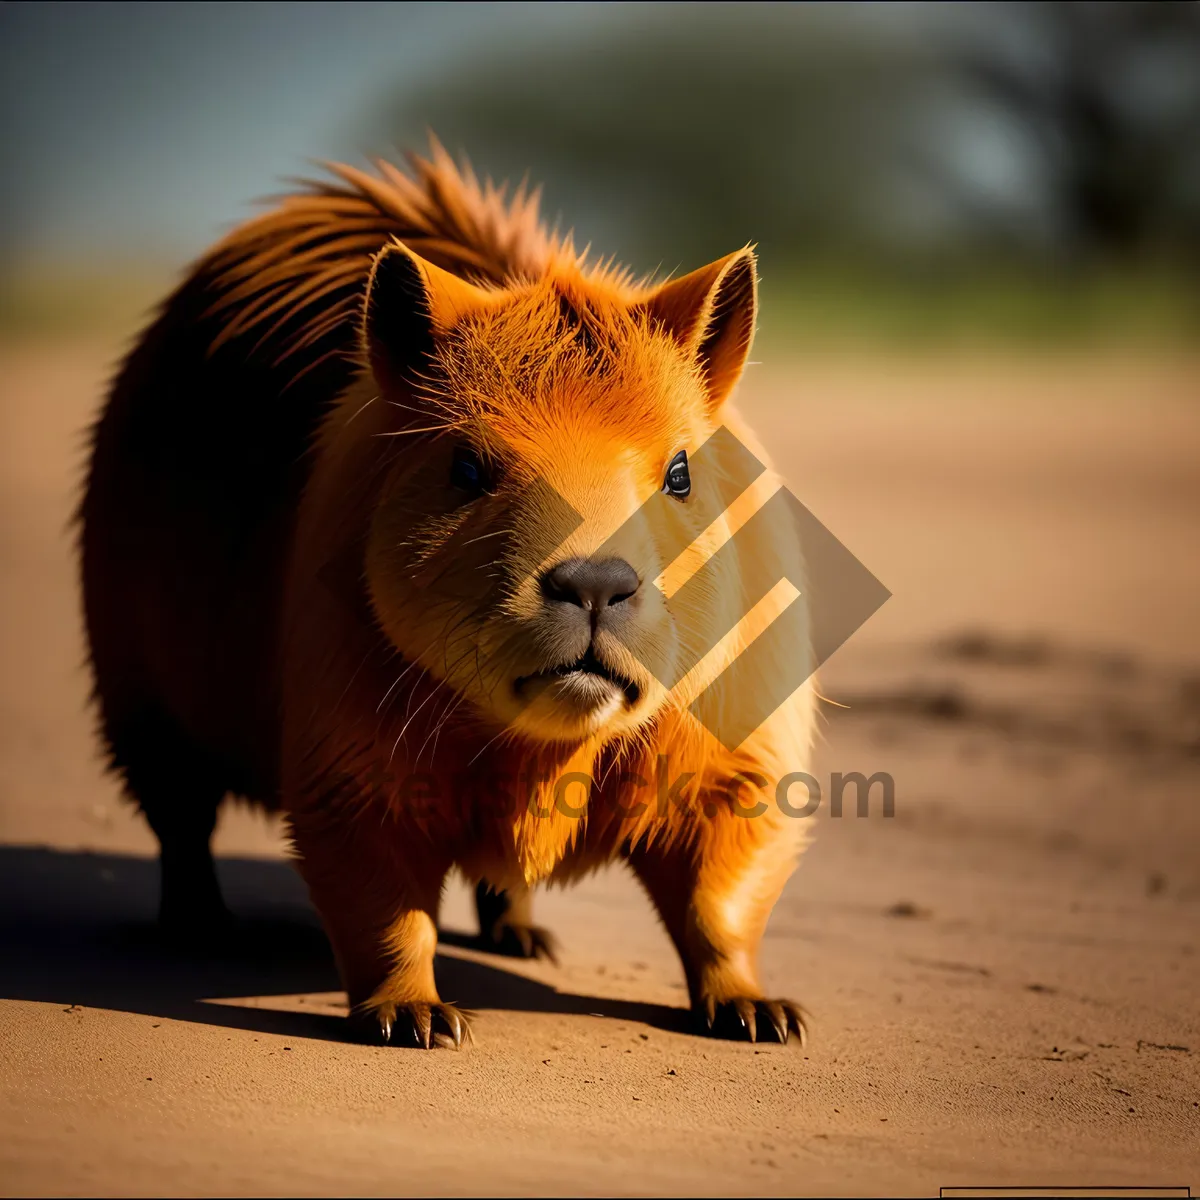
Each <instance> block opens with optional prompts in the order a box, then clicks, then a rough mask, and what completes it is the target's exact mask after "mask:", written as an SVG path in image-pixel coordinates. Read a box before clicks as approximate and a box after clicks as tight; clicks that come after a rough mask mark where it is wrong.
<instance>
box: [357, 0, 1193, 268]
mask: <svg viewBox="0 0 1200 1200" xmlns="http://www.w3.org/2000/svg"><path fill="white" fill-rule="evenodd" d="M939 12H940V13H941V14H947V13H949V14H951V15H950V16H948V17H947V16H944V15H942V16H939V15H936V14H937V13H939ZM617 13H618V16H617V17H614V19H613V20H612V21H610V22H608V23H607V25H606V26H602V27H600V28H596V29H592V30H591V31H590V36H588V37H581V38H580V39H579V40H577V41H575V42H572V43H569V44H563V43H561V42H560V43H557V44H555V45H554V46H553V47H551V48H550V49H546V48H531V49H527V50H524V51H518V52H516V53H512V52H508V53H503V52H501V53H498V54H497V55H496V56H494V57H490V58H488V59H487V60H482V61H477V62H475V63H474V64H471V65H470V66H469V67H467V68H465V69H464V70H462V71H460V72H457V73H455V74H454V75H453V76H447V77H443V78H440V79H438V80H437V81H436V82H434V83H432V84H428V85H425V86H423V87H419V88H417V89H415V90H408V91H405V92H403V93H401V94H397V95H393V96H392V97H390V98H388V99H387V100H386V102H385V103H384V105H383V106H382V109H381V112H380V113H379V114H378V115H377V117H376V120H375V124H374V128H373V129H371V130H369V135H371V136H372V137H373V140H374V142H375V144H376V145H383V144H384V143H385V142H395V143H399V144H402V145H413V144H414V143H416V144H418V145H419V144H420V143H421V141H422V139H423V132H424V129H425V127H431V128H433V129H434V130H436V131H437V133H438V134H439V136H440V137H441V138H442V139H443V140H444V141H445V142H446V144H447V145H448V146H449V147H450V148H451V149H458V148H462V149H466V150H469V151H470V153H471V155H472V159H473V161H474V163H475V165H476V166H477V167H479V168H481V169H482V170H483V171H486V172H488V173H490V174H493V175H494V176H496V177H499V178H504V177H512V176H513V175H514V174H515V175H518V176H519V175H521V174H523V173H524V172H525V171H526V170H528V172H529V174H530V175H531V176H532V177H533V178H534V179H541V180H544V181H545V183H546V185H547V188H548V191H549V194H550V196H551V197H553V204H552V210H553V209H558V210H561V211H569V212H571V213H572V215H573V216H577V217H578V219H579V227H580V228H581V229H582V231H583V232H584V233H585V234H588V235H591V236H593V237H594V238H595V240H596V241H597V242H598V243H599V244H602V245H604V247H605V248H606V249H613V250H616V251H617V252H618V253H619V254H620V255H621V256H623V257H625V258H626V259H627V260H628V261H631V262H634V263H638V264H640V265H643V266H654V265H655V264H656V263H658V264H660V265H661V266H663V267H664V268H666V269H673V268H675V267H677V266H679V265H681V264H688V263H693V262H696V261H700V260H703V259H704V258H706V257H712V256H714V255H715V254H717V253H721V252H723V251H725V250H728V249H730V248H732V247H734V246H737V245H739V244H740V243H742V242H744V241H745V240H747V239H754V240H756V241H757V242H758V243H759V245H760V247H761V248H762V251H763V252H764V254H767V255H770V257H771V258H772V259H773V260H774V261H775V262H781V261H783V260H792V261H812V260H813V259H814V258H837V259H839V260H841V261H844V260H846V259H847V258H850V259H864V258H865V259H868V260H871V261H877V260H878V259H879V258H880V256H881V255H885V256H892V257H894V256H895V255H896V254H897V253H898V252H899V253H901V254H904V253H907V254H908V255H909V256H910V257H911V255H912V254H913V252H914V251H916V250H927V249H928V248H929V246H930V244H931V242H932V243H933V244H935V245H936V244H937V243H938V238H937V237H936V236H934V237H932V239H931V238H930V237H928V236H925V237H924V240H922V239H921V238H919V237H914V236H913V233H912V230H913V228H914V227H917V226H920V224H921V221H920V220H917V221H916V222H913V221H911V220H910V221H908V222H907V223H906V222H905V221H904V220H901V219H899V217H898V214H901V213H902V212H903V210H904V209H905V206H906V205H908V206H909V207H912V206H913V205H914V204H915V206H916V209H917V210H921V209H922V206H924V209H925V210H927V211H926V213H925V225H926V227H928V226H929V225H930V224H931V223H932V224H934V225H937V224H938V223H939V222H940V223H941V225H942V226H944V229H945V230H951V231H952V232H953V236H954V237H955V238H957V239H958V241H959V243H960V244H961V245H960V248H964V249H967V250H970V249H971V248H974V249H975V250H976V251H977V252H982V251H990V252H992V253H994V252H995V251H996V250H997V249H998V248H999V249H1003V250H1005V251H1006V252H1007V251H1011V250H1013V249H1014V248H1015V249H1019V250H1024V251H1025V252H1026V253H1034V252H1036V253H1042V252H1044V250H1045V249H1046V248H1047V246H1046V236H1038V234H1037V231H1038V230H1039V229H1046V230H1048V231H1049V233H1048V236H1049V238H1050V245H1051V247H1055V246H1056V247H1058V248H1061V249H1063V250H1064V251H1067V252H1069V253H1070V254H1071V255H1073V256H1074V257H1075V258H1076V259H1077V260H1079V261H1083V262H1090V261H1097V260H1101V259H1104V258H1106V257H1109V256H1129V255H1137V254H1145V253H1150V252H1154V251H1161V250H1168V251H1177V250H1180V249H1186V250H1187V251H1188V252H1189V253H1192V254H1195V253H1197V250H1198V247H1200V4H1196V3H1192V2H1191V0H1177V2H1174V3H1172V2H1169V0H1168V2H1164V3H1153V2H1145V3H1143V2H1136V3H1123V2H1118V3H1109V4H1098V3H1064V4H1058V3H1027V4H1017V5H1012V6H1007V5H1005V6H994V5H985V6H981V7H977V6H973V5H971V6H962V7H956V8H952V9H949V10H946V9H942V10H938V8H937V6H932V9H931V8H930V7H928V6H920V5H916V6H914V5H909V6H906V7H904V8H901V9H900V10H899V15H897V14H896V13H895V12H892V13H890V14H889V13H888V12H887V6H876V5H862V6H860V5H854V6H844V7H842V6H831V7H825V6H800V5H797V6H790V5H780V6H775V5H745V6H736V7H735V6H726V5H714V6H711V7H705V6H696V5H679V6H668V7H662V6H647V7H645V8H642V7H640V6H631V7H626V6H620V7H619V8H618V10H617ZM939 21H941V22H942V25H941V26H940V27H939ZM989 109H990V110H992V115H993V116H994V115H995V110H996V109H999V110H1000V112H999V115H1000V118H1001V119H1002V122H1004V123H1006V124H1007V127H1008V128H1009V129H1010V130H1013V129H1015V130H1016V131H1017V133H1018V138H1017V140H1018V141H1019V142H1020V143H1021V144H1022V146H1023V148H1024V152H1025V156H1026V159H1027V160H1028V161H1027V163H1026V165H1027V167H1028V168H1029V169H1028V172H1027V174H1026V175H1018V176H1016V177H1014V178H1012V179H1010V180H1009V190H1008V195H1007V196H1005V195H1003V194H998V193H997V192H996V191H995V190H994V189H993V190H991V191H989V190H988V189H987V188H982V189H981V188H980V187H979V186H978V181H977V180H976V179H974V178H973V177H972V174H971V171H970V169H969V162H968V160H969V159H970V157H971V156H970V155H969V154H966V153H964V145H965V143H964V141H963V140H962V137H960V138H959V139H958V140H955V139H953V138H949V137H947V136H946V128H947V122H946V117H947V114H948V113H951V114H956V115H958V116H961V117H962V119H961V120H960V121H959V127H960V129H959V132H960V134H962V131H963V129H965V130H966V131H967V132H966V134H965V135H964V136H965V137H966V138H967V140H968V141H969V140H970V138H971V137H972V136H973V135H972V133H971V131H972V130H973V129H974V130H976V135H977V132H978V130H979V129H986V127H987V117H988V112H989ZM972 121H975V122H976V124H975V125H972ZM977 140H978V139H977ZM1001 159H1002V160H1003V155H1001ZM1030 164H1032V165H1030ZM1001 170H1002V172H1007V174H1008V175H1010V176H1013V175H1014V172H1015V170H1016V168H1015V167H1014V166H1013V165H1012V164H1011V163H1008V162H1007V161H1002V164H1001ZM992 174H993V176H994V175H995V174H996V169H995V167H994V166H993V169H992ZM1001 191H1003V189H1002V190H1001ZM1014 193H1016V198H1015V199H1014V195H1013V194H1014ZM917 215H918V217H920V211H918V213H917ZM1039 221H1040V222H1041V224H1039ZM926 232H927V233H928V228H927V230H926ZM934 232H935V234H936V232H937V231H936V230H935V231H934ZM944 240H945V239H943V241H944Z"/></svg>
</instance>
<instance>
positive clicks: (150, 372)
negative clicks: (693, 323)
mask: <svg viewBox="0 0 1200 1200" xmlns="http://www.w3.org/2000/svg"><path fill="white" fill-rule="evenodd" d="M414 165H415V166H416V179H415V180H410V179H409V178H408V177H406V176H404V175H402V174H401V173H400V172H398V171H396V170H395V168H392V167H389V166H388V165H387V164H381V170H382V172H383V177H382V178H376V177H372V176H368V175H366V174H363V173H360V172H357V171H354V170H351V169H348V168H337V171H338V173H339V174H340V176H341V182H339V183H334V184H327V185H313V186H311V187H310V188H309V190H307V191H306V192H302V193H298V194H296V195H293V196H290V197H288V198H287V199H285V200H284V201H283V202H282V203H281V204H280V205H279V206H278V207H276V208H275V209H273V210H272V211H270V212H268V213H266V214H265V215H264V216H262V217H259V218H257V219H256V220H253V221H251V222H248V223H247V224H246V225H244V226H242V227H241V228H239V229H238V230H236V231H235V232H234V233H233V234H231V235H230V236H229V237H228V238H227V239H226V240H225V241H224V242H222V243H221V244H219V245H218V246H217V247H216V248H215V249H213V250H212V251H211V252H210V253H209V254H207V255H206V256H205V257H204V258H203V259H202V260H201V261H200V262H199V263H198V264H197V266H196V267H195V268H194V269H193V270H192V272H191V273H190V274H189V276H188V277H187V278H186V280H185V281H184V283H183V284H182V285H181V286H180V287H179V288H178V290H177V291H176V292H175V293H174V294H173V295H172V296H171V297H170V298H169V299H168V300H167V301H166V303H165V304H164V305H163V308H162V310H161V311H160V313H159V315H158V316H157V318H156V319H155V320H154V321H153V323H152V324H151V325H150V326H149V328H148V329H147V330H146V331H145V333H144V334H143V335H142V336H141V337H140V339H139V341H138V343H137V345H136V346H135V348H134V349H133V351H132V352H131V354H130V355H129V357H128V358H127V359H126V360H125V362H124V364H123V365H122V367H121V369H120V371H119V373H118V375H117V377H116V379H115V382H114V384H113V387H112V390H111V393H110V396H109V399H108V402H107V404H106V406H105V408H104V411H103V413H102V415H101V417H100V419H99V421H98V422H97V425H96V428H95V432H94V444H93V453H92V459H91V464H90V471H89V475H88V480H87V486H86V492H85V495H84V498H83V502H82V505H81V509H80V520H81V527H82V528H81V551H82V572H83V592H84V606H85V616H86V622H87V630H88V635H89V642H90V646H91V653H92V660H93V667H94V672H95V681H96V693H97V699H98V701H99V705H100V710H101V719H102V726H103V732H104V734H105V736H106V739H107V741H108V744H109V748H110V750H111V753H112V758H113V761H114V764H115V765H116V766H117V767H118V768H119V769H121V770H123V771H124V772H125V773H126V774H127V775H128V774H129V773H130V770H131V768H132V769H133V771H134V772H135V773H136V772H137V771H138V770H139V769H140V768H141V767H145V766H146V765H147V762H148V760H153V759H163V760H165V759H166V758H167V757H168V755H167V752H166V750H165V749H163V746H164V745H166V744H169V745H170V747H171V753H170V758H171V760H172V761H173V762H175V763H178V762H180V761H181V757H182V761H185V762H186V761H190V762H191V763H192V764H193V766H194V770H195V771H196V772H199V773H200V774H201V775H203V776H204V777H205V778H206V780H209V781H210V782H211V789H210V790H215V789H217V788H220V789H221V791H222V793H223V792H224V791H233V792H238V793H241V794H244V795H249V796H251V797H253V798H256V799H258V800H261V801H263V802H265V803H268V804H273V803H274V800H275V792H276V764H275V761H274V760H275V752H276V742H277V728H276V726H277V713H278V678H277V676H278V671H277V647H276V642H277V637H278V614H279V606H280V600H281V588H282V579H283V572H284V569H285V563H286V556H287V553H288V546H289V539H290V535H291V531H292V524H293V521H294V514H295V511H296V507H297V500H298V497H299V493H300V491H301V489H302V488H303V486H304V481H305V478H306V476H307V473H308V463H309V456H308V450H309V446H310V442H311V439H312V436H313V434H314V432H315V431H316V429H317V427H318V425H319V423H320V420H321V417H322V415H323V414H324V413H325V412H326V410H327V409H328V407H329V406H330V404H331V403H332V402H333V401H334V400H335V399H336V397H337V396H338V395H339V394H340V393H341V392H342V391H344V389H345V388H346V387H347V386H348V384H349V383H350V382H351V381H352V379H353V377H354V374H355V371H356V369H357V368H356V355H355V351H356V348H357V339H358V335H359V320H360V316H359V312H360V306H361V301H362V294H363V290H364V287H365V284H366V280H367V275H368V272H369V270H370V264H371V257H372V255H373V254H374V253H375V252H376V251H378V250H379V248H380V247H381V246H382V245H384V243H385V242H387V241H388V240H389V238H391V237H393V236H403V237H404V238H405V239H406V240H407V241H408V242H409V243H410V244H411V245H414V246H416V247H418V248H419V249H421V251H422V252H423V253H424V254H425V255H426V256H427V257H428V258H430V259H431V260H432V261H440V262H441V263H442V265H444V266H445V267H447V269H451V270H455V271H458V272H460V273H463V274H468V275H472V276H474V277H476V278H481V279H493V280H496V281H500V280H502V279H504V278H505V277H507V276H509V275H512V274H517V273H521V272H528V271H536V270H538V269H539V267H540V266H541V265H542V264H543V261H544V258H545V255H546V253H547V245H548V243H547V242H546V240H545V237H544V235H543V233H542V231H541V229H540V226H539V225H538V222H537V220H536V211H535V203H536V202H535V199H534V198H527V197H525V196H524V195H523V194H519V195H518V196H516V197H514V199H513V201H512V202H511V203H509V204H507V205H506V204H505V203H503V200H502V197H501V196H500V195H498V194H496V193H494V192H493V191H491V189H490V188H481V187H479V186H478V185H477V183H476V181H475V180H474V179H473V178H472V177H471V176H470V175H469V174H466V175H463V174H461V173H460V172H458V170H457V169H456V168H455V166H454V165H453V164H452V163H451V162H450V160H449V159H448V158H447V157H446V156H445V155H444V153H443V152H442V151H441V150H440V147H436V146H435V151H434V155H433V159H432V161H431V162H425V161H422V160H417V161H416V162H415V164H414ZM151 765H152V763H151ZM164 769H165V763H164ZM130 782H131V784H133V790H134V791H135V793H136V792H137V791H138V788H137V781H136V780H134V779H131V780H130ZM151 787H152V788H153V787H154V781H152V782H151ZM139 798H140V799H142V802H143V807H146V802H145V799H144V797H139ZM148 815H151V818H152V824H153V823H154V821H153V816H152V814H150V813H149V812H148Z"/></svg>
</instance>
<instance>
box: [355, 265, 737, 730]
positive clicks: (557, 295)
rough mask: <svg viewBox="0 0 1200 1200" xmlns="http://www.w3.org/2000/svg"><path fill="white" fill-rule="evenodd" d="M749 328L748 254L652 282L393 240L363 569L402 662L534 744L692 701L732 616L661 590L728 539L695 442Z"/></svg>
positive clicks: (727, 387) (373, 359) (714, 473)
mask: <svg viewBox="0 0 1200 1200" xmlns="http://www.w3.org/2000/svg"><path fill="white" fill-rule="evenodd" d="M754 320H755V260H754V256H753V254H752V253H751V252H750V251H749V250H742V251H739V252H738V253H735V254H732V255H730V256H728V257H727V258H724V259H721V260H719V261H718V262H715V263H713V264H711V265H710V266H708V267H705V268H703V269H701V270H699V271H696V272H694V273H693V274H691V275H687V276H685V277H683V278H680V279H677V280H674V281H671V282H668V283H666V284H663V285H661V286H658V287H656V288H646V289H633V288H630V287H628V286H625V285H622V284H621V283H619V282H615V281H613V280H611V279H608V278H606V277H604V276H602V275H600V276H588V275H586V274H584V273H583V272H581V271H580V270H579V269H578V268H577V267H576V266H574V265H568V266H563V267H561V268H558V269H555V270H552V271H551V272H549V273H548V274H547V276H546V277H545V278H543V279H540V280H538V281H536V282H531V283H527V284H519V285H517V284H514V285H512V286H508V287H504V288H497V289H490V290H489V289H484V288H480V287H477V286H475V285H473V284H471V283H468V282H466V281H464V280H463V279H461V278H460V277H458V276H456V275H452V274H450V273H448V272H446V271H444V270H442V269H441V268H439V267H437V266H435V265H433V264H431V263H429V262H427V261H425V260H424V259H421V258H419V257H418V256H416V255H415V254H413V253H412V252H411V251H409V250H408V249H407V248H405V247H403V246H400V245H392V246H389V247H388V248H386V249H385V250H383V251H382V252H381V253H380V254H379V256H378V257H377V258H376V260H375V263H374V267H373V270H372V273H371V278H370V284H369V288H368V294H367V301H366V308H365V322H364V336H365V347H366V351H367V356H368V360H369V363H370V367H371V371H372V373H373V375H374V379H375V383H376V385H377V390H378V393H379V397H380V400H379V402H380V403H384V404H387V405H389V406H390V408H389V410H388V411H389V414H390V416H391V417H392V418H393V429H394V435H393V436H394V441H393V442H392V443H391V445H392V448H393V449H394V451H395V453H394V455H393V457H392V464H391V466H390V468H389V473H388V475H387V477H386V481H385V483H384V485H383V487H382V491H381V493H380V499H379V501H378V504H377V506H376V508H375V510H374V514H373V518H372V522H371V529H370V535H369V541H368V551H367V578H368V586H369V589H370V594H371V599H372V603H373V605H374V608H375V612H376V615H377V617H378V619H379V621H380V623H381V625H382V626H383V628H384V630H385V632H386V633H387V635H388V637H389V638H390V639H391V640H392V642H393V643H394V644H395V646H396V647H397V649H398V650H399V651H400V652H401V654H402V655H403V656H404V657H405V658H406V659H408V660H410V661H416V662H418V663H420V665H421V666H422V667H424V668H425V669H426V670H427V671H428V672H430V673H431V674H433V675H434V676H435V677H437V678H439V679H441V680H443V681H445V682H446V683H448V684H449V685H450V686H451V687H453V688H454V689H455V691H456V692H458V693H459V694H461V695H462V696H464V697H465V699H467V700H468V701H470V703H471V705H472V706H473V708H474V710H475V711H476V712H477V713H478V714H480V715H481V716H482V717H483V718H484V720H485V721H486V722H487V723H489V724H490V725H491V726H494V727H496V728H503V729H510V730H512V731H515V732H517V733H519V734H521V735H522V736H524V737H527V738H530V739H533V740H535V741H540V742H572V741H580V740H584V739H588V738H600V739H608V738H610V737H617V736H620V735H622V734H627V733H630V732H632V731H634V730H636V729H639V728H642V727H644V726H646V725H647V723H649V722H651V721H652V720H653V719H654V717H655V715H656V713H658V712H659V711H660V710H661V709H662V707H663V706H664V704H667V703H678V697H677V696H674V697H672V696H671V693H670V688H669V686H668V685H670V684H672V683H674V682H675V681H677V680H678V679H679V678H680V677H681V676H682V675H683V674H684V673H685V672H686V670H687V668H688V667H689V666H691V665H692V663H693V662H694V661H695V659H696V658H697V657H698V656H699V655H702V654H703V650H704V648H706V647H705V643H707V644H711V642H712V637H711V627H712V626H714V625H716V626H720V625H721V623H722V621H723V620H724V614H723V613H722V612H721V611H720V609H721V607H722V606H721V604H720V603H719V602H718V600H717V598H716V597H714V596H712V595H709V594H707V593H706V589H704V588H700V589H696V588H693V589H690V590H691V592H692V593H693V595H692V598H691V600H690V602H689V603H690V608H689V609H688V611H681V610H680V609H679V607H678V606H676V605H673V603H672V602H671V601H667V600H665V599H664V594H663V592H662V591H660V590H659V589H658V588H657V587H655V586H653V585H654V583H655V581H656V580H659V579H660V577H661V576H662V574H663V572H664V571H665V570H666V569H667V568H668V567H670V566H671V564H672V562H675V561H676V560H677V559H680V555H681V553H682V554H683V555H684V558H685V559H686V557H687V555H689V554H690V555H691V556H692V561H691V566H692V567H695V566H696V565H697V563H698V562H699V561H700V560H701V559H702V558H703V557H704V556H705V555H706V553H707V551H706V550H705V545H706V544H707V545H709V546H710V547H711V545H714V544H715V542H716V541H719V540H720V537H721V532H720V520H721V512H722V510H723V508H724V502H722V503H719V504H714V503H713V502H712V500H713V497H719V496H722V495H725V493H726V492H728V491H729V489H728V488H726V489H725V491H724V492H723V491H722V489H721V487H720V480H719V478H718V477H719V476H720V475H721V472H722V470H723V465H722V463H721V462H720V461H718V459H717V458H716V457H714V456H713V455H711V454H710V455H708V456H707V460H706V459H705V456H704V455H703V454H700V455H699V456H698V451H700V450H701V448H702V447H704V446H705V443H706V442H708V439H709V438H710V437H711V435H713V433H714V431H716V430H717V429H718V428H719V426H720V424H721V409H722V405H723V404H724V403H725V401H726V400H727V398H728V397H729V394H730V392H731V391H732V389H733V387H734V385H735V383H736V382H737V380H738V378H739V376H740V375H741V372H742V368H743V366H744V365H745V361H746V356H747V353H748V350H749V347H750V341H751V337H752V333H753V329H754ZM725 465H727V464H725ZM743 482H744V481H743ZM733 490H734V491H737V490H740V488H736V487H735V488H734V489H733ZM706 496H707V497H708V500H707V501H706V500H705V499H704V497H706ZM727 498H728V497H727V496H726V499H727ZM714 522H715V524H714ZM706 530H707V534H706ZM701 535H705V536H707V539H708V541H707V543H706V541H705V536H701ZM697 538H699V541H696V539H697ZM693 543H695V544H693ZM688 547H691V548H690V550H689V549H688ZM696 556H700V558H697V557H696ZM681 561H682V560H681ZM676 569H679V564H677V567H676ZM685 573H686V571H685ZM708 590H709V591H711V588H709V589H708ZM726 627H728V623H727V624H726Z"/></svg>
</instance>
